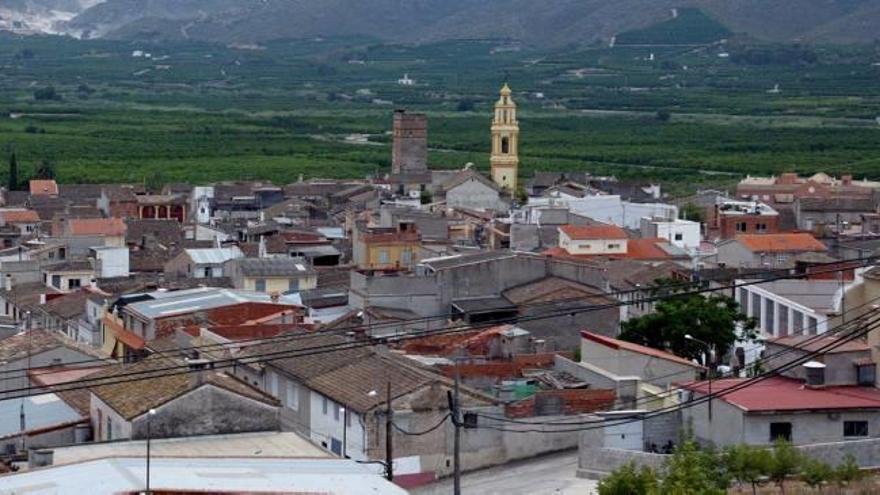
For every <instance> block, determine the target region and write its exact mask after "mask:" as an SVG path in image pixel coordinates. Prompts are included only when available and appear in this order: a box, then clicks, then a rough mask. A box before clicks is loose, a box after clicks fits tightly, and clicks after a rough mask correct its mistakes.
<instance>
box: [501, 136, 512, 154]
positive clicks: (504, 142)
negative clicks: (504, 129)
mask: <svg viewBox="0 0 880 495" xmlns="http://www.w3.org/2000/svg"><path fill="white" fill-rule="evenodd" d="M508 153H510V138H508V137H503V138H501V154H502V155H506V154H508Z"/></svg>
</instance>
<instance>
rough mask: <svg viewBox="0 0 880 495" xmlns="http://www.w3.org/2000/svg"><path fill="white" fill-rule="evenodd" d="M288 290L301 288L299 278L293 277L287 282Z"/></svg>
mask: <svg viewBox="0 0 880 495" xmlns="http://www.w3.org/2000/svg"><path fill="white" fill-rule="evenodd" d="M287 290H299V279H298V278H292V279H290V280H289V281H288V282H287Z"/></svg>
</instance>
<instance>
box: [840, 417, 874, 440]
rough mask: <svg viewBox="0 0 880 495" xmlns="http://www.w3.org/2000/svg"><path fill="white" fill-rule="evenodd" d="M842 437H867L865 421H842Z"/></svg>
mask: <svg viewBox="0 0 880 495" xmlns="http://www.w3.org/2000/svg"><path fill="white" fill-rule="evenodd" d="M843 436H844V437H866V436H868V422H867V421H844V422H843Z"/></svg>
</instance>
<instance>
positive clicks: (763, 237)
mask: <svg viewBox="0 0 880 495" xmlns="http://www.w3.org/2000/svg"><path fill="white" fill-rule="evenodd" d="M736 240H737V241H739V242H740V243H741V244H742V245H743V246H745V247H746V248H748V249H749V250H750V251H756V252H789V251H827V250H828V248H827V247H826V246H825V245H824V244H822V243H821V242H819V241H818V240H816V238H815V237H813V236H812V235H810V234H807V233H804V232H790V233H785V234H745V235H739V236H737V237H736Z"/></svg>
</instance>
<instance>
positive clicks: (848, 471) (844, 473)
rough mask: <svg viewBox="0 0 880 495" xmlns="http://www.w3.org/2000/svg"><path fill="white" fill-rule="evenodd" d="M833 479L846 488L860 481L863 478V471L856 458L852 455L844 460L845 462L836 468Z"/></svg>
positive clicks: (848, 455)
mask: <svg viewBox="0 0 880 495" xmlns="http://www.w3.org/2000/svg"><path fill="white" fill-rule="evenodd" d="M832 477H833V478H834V480H835V481H837V484H839V485H840V486H846V485H848V484H850V483H852V482H853V481H858V480H860V479H861V478H862V471H861V470H860V469H859V465H858V463H857V462H856V459H855V457H853V456H852V454H847V455H846V457H844V458H843V462H842V463H841V464H840V465H838V466H837V467H836V468H834V474H833V476H832Z"/></svg>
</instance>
